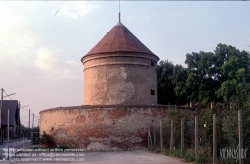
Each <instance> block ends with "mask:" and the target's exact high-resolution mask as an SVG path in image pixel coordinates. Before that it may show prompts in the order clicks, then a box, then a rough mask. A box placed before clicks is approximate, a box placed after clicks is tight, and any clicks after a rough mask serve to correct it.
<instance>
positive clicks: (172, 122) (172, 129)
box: [170, 120, 174, 153]
mask: <svg viewBox="0 0 250 164" xmlns="http://www.w3.org/2000/svg"><path fill="white" fill-rule="evenodd" d="M173 140H174V120H171V136H170V153H171V152H172V150H173V147H174V141H173Z"/></svg>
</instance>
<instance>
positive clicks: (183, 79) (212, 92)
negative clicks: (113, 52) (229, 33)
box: [157, 44, 250, 105]
mask: <svg viewBox="0 0 250 164" xmlns="http://www.w3.org/2000/svg"><path fill="white" fill-rule="evenodd" d="M185 63H186V64H187V68H184V67H183V66H181V65H174V64H173V63H172V62H169V61H160V63H159V64H158V66H157V76H158V81H157V82H158V103H159V104H171V105H184V104H187V103H188V102H189V101H193V102H200V103H201V104H203V105H207V104H208V103H209V102H211V101H215V102H229V101H230V100H231V99H232V98H233V97H235V95H236V94H239V93H240V92H241V91H242V90H244V94H245V95H249V93H250V90H249V88H250V55H249V53H248V52H247V51H244V50H243V51H240V50H238V49H236V48H235V47H233V46H230V45H226V44H218V45H217V47H216V48H215V51H214V52H204V51H200V52H192V53H190V54H189V53H188V54H186V60H185Z"/></svg>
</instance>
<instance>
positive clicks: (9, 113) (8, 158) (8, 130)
mask: <svg viewBox="0 0 250 164" xmlns="http://www.w3.org/2000/svg"><path fill="white" fill-rule="evenodd" d="M9 139H10V110H9V109H8V160H9V153H10V149H9V147H10V146H9Z"/></svg>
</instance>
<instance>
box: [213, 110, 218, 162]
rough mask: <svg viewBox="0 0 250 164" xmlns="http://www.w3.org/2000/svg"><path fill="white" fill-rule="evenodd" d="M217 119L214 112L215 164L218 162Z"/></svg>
mask: <svg viewBox="0 0 250 164" xmlns="http://www.w3.org/2000/svg"><path fill="white" fill-rule="evenodd" d="M216 123H217V119H216V114H213V164H217V127H216Z"/></svg>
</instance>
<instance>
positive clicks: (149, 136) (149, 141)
mask: <svg viewBox="0 0 250 164" xmlns="http://www.w3.org/2000/svg"><path fill="white" fill-rule="evenodd" d="M148 139H149V140H148V144H150V146H149V145H148V146H149V147H148V148H152V145H153V143H152V136H151V130H150V124H148Z"/></svg>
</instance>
